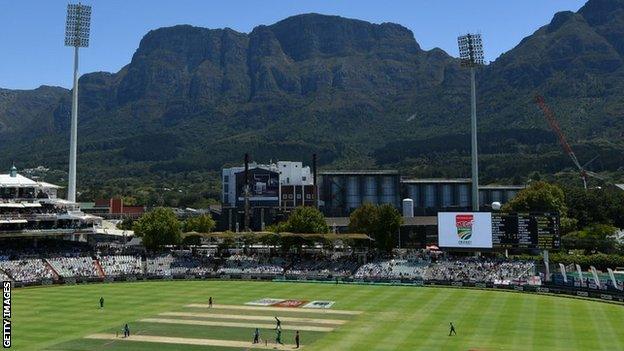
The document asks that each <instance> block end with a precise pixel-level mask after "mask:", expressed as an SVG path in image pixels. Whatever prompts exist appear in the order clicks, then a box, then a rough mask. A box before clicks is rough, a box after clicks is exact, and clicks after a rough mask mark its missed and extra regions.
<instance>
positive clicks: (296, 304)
mask: <svg viewBox="0 0 624 351" xmlns="http://www.w3.org/2000/svg"><path fill="white" fill-rule="evenodd" d="M306 302H308V301H303V300H284V301H282V302H279V303H276V304H275V305H273V306H276V307H291V308H296V307H299V306H301V305H304V304H305V303H306Z"/></svg>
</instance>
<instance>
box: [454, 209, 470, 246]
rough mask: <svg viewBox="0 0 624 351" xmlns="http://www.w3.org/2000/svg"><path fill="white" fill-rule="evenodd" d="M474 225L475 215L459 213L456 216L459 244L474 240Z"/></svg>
mask: <svg viewBox="0 0 624 351" xmlns="http://www.w3.org/2000/svg"><path fill="white" fill-rule="evenodd" d="M473 225H474V215H472V214H458V215H456V216H455V227H456V228H457V236H458V237H459V244H468V245H469V244H470V243H471V242H472V241H471V240H470V239H471V238H472V227H473Z"/></svg>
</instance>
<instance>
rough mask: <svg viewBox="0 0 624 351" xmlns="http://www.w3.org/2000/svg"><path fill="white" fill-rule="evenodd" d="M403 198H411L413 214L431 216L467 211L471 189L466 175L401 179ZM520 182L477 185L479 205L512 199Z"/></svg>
mask: <svg viewBox="0 0 624 351" xmlns="http://www.w3.org/2000/svg"><path fill="white" fill-rule="evenodd" d="M401 187H402V192H403V198H408V199H412V200H413V201H414V214H413V215H414V216H435V215H436V214H437V213H438V212H440V211H470V210H471V203H472V193H471V191H470V187H471V181H470V179H468V178H455V179H404V180H401ZM524 188H525V186H524V185H480V186H479V207H480V209H482V210H489V208H490V205H491V204H492V202H500V203H501V204H504V203H505V202H507V201H509V200H510V199H512V198H513V197H514V196H516V194H517V193H518V191H520V190H522V189H524Z"/></svg>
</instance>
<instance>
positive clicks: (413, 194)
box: [407, 184, 420, 207]
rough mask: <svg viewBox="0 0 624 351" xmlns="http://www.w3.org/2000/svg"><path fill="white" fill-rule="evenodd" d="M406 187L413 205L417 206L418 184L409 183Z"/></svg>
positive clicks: (418, 202) (418, 199)
mask: <svg viewBox="0 0 624 351" xmlns="http://www.w3.org/2000/svg"><path fill="white" fill-rule="evenodd" d="M407 189H408V190H407V193H408V196H409V198H410V199H412V201H414V207H418V206H419V205H420V189H418V185H417V184H410V185H408V188H407Z"/></svg>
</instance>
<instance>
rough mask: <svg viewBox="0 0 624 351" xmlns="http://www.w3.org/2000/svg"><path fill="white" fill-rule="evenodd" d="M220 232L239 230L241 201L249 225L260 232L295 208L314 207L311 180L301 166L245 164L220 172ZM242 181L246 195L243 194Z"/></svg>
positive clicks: (242, 215) (242, 221) (282, 162)
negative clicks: (246, 190)
mask: <svg viewBox="0 0 624 351" xmlns="http://www.w3.org/2000/svg"><path fill="white" fill-rule="evenodd" d="M221 176H222V178H221V180H222V187H223V193H222V201H223V202H222V204H223V206H222V207H223V208H222V211H221V218H222V220H221V221H220V222H221V223H220V226H219V228H220V229H223V230H233V231H238V230H242V229H243V223H244V209H245V200H246V196H247V200H248V201H249V221H250V223H249V225H250V228H252V229H256V230H258V229H260V230H262V229H264V227H265V226H266V225H269V224H272V223H274V222H276V221H278V220H280V219H281V218H282V216H283V214H284V212H286V211H289V210H291V209H293V208H296V207H299V206H314V204H315V201H314V199H315V195H314V177H313V176H312V174H311V172H310V167H308V166H303V163H302V162H296V161H278V162H276V163H274V162H270V163H268V164H259V163H255V162H253V163H249V165H248V172H247V177H248V179H245V167H244V166H240V167H230V168H224V169H223V170H222V174H221ZM246 180H247V181H248V184H249V193H248V194H245V186H246Z"/></svg>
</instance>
